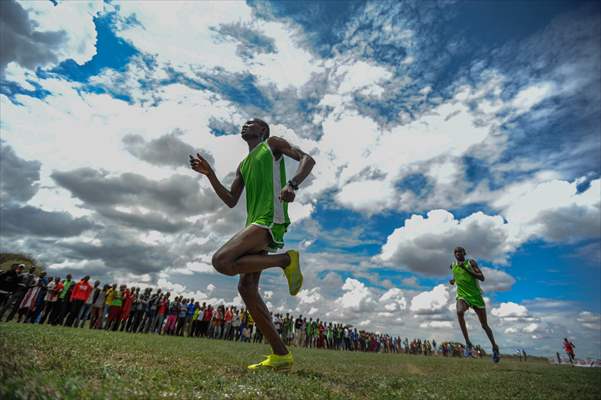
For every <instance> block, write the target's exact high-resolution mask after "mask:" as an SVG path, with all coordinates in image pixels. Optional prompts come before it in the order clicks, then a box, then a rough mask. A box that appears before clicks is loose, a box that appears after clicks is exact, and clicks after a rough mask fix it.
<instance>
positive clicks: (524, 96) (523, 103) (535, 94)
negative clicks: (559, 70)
mask: <svg viewBox="0 0 601 400" xmlns="http://www.w3.org/2000/svg"><path fill="white" fill-rule="evenodd" d="M553 91H554V85H553V84H552V83H551V82H543V83H539V84H535V85H531V86H528V87H525V88H523V89H522V90H520V92H519V93H518V94H516V96H515V97H514V98H513V101H512V105H513V107H515V108H517V110H518V113H524V112H526V111H528V110H530V109H531V108H532V107H534V106H535V105H537V104H538V103H540V102H541V101H543V100H544V99H545V98H546V97H548V96H549V95H550V94H551V93H552V92H553Z"/></svg>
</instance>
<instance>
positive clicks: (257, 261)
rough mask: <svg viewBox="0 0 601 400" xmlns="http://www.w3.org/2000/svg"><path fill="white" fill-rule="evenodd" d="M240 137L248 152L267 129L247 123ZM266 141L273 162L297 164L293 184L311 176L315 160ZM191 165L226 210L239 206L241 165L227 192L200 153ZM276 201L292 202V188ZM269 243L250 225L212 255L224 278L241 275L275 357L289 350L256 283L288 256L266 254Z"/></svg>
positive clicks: (273, 139)
mask: <svg viewBox="0 0 601 400" xmlns="http://www.w3.org/2000/svg"><path fill="white" fill-rule="evenodd" d="M240 134H241V136H242V139H243V140H244V141H246V143H247V144H248V152H249V153H250V152H251V151H252V150H253V149H254V148H255V147H257V146H258V145H259V144H260V143H261V142H262V141H263V139H264V137H265V136H266V130H265V127H264V126H263V125H262V124H261V123H259V122H257V121H255V120H250V121H247V122H246V123H245V124H244V125H243V126H242V130H241V132H240ZM266 142H267V144H268V145H269V147H270V149H271V151H272V153H273V155H274V157H275V159H276V160H279V159H280V158H281V157H282V156H284V155H285V156H288V157H290V158H292V159H293V160H296V161H298V162H299V165H298V168H297V171H296V173H295V175H294V177H293V178H292V179H291V181H292V182H293V183H294V184H295V185H299V184H300V183H301V182H303V180H304V179H305V178H306V177H307V176H308V175H309V174H310V173H311V169H312V168H313V166H314V165H315V161H314V160H313V158H312V157H311V156H310V155H308V154H307V153H305V152H304V151H302V150H301V149H299V148H298V147H296V146H293V145H291V144H290V143H288V142H287V141H286V140H284V139H282V138H279V137H275V136H272V137H269V138H268V139H267V141H266ZM190 166H191V167H192V169H193V170H194V171H196V172H198V173H200V174H202V175H205V176H206V177H207V178H208V179H209V182H210V183H211V186H212V187H213V190H215V193H216V194H217V196H219V198H220V199H221V200H222V201H223V202H224V203H225V204H226V205H227V206H228V207H230V208H233V207H235V206H236V204H238V201H239V200H240V196H241V195H242V190H243V189H244V180H243V179H242V174H241V172H240V166H238V168H237V169H236V176H235V178H234V181H233V182H232V185H231V187H230V188H229V189H227V188H225V187H224V186H223V185H222V184H221V182H220V181H219V179H218V178H217V176H216V175H215V172H214V170H213V168H212V167H211V166H210V164H209V163H208V162H207V161H206V160H205V159H204V158H203V157H202V156H201V155H200V154H196V157H192V156H190ZM279 198H280V200H281V201H285V202H288V203H290V202H293V201H294V199H295V191H294V188H293V187H292V186H291V185H289V184H287V185H286V186H285V187H284V188H282V190H281V191H280V194H279ZM270 243H271V234H270V233H269V231H268V230H267V229H264V228H262V227H259V226H255V225H249V226H247V227H246V228H245V229H243V230H242V231H240V232H238V233H237V234H235V235H234V237H232V238H231V239H230V240H229V241H228V242H227V243H226V244H224V245H223V246H222V247H221V248H220V249H219V250H217V252H216V253H215V254H214V255H213V266H214V267H215V269H216V270H217V271H219V272H221V273H223V274H225V275H230V276H233V275H240V281H239V283H238V291H239V293H240V295H241V296H242V299H243V300H244V302H245V304H246V306H247V308H248V311H249V312H250V314H251V315H252V317H253V319H254V320H255V323H256V324H257V327H258V328H259V329H260V330H261V332H262V333H263V336H265V338H266V339H267V341H268V342H269V344H270V345H271V348H272V349H273V352H274V354H278V355H285V354H288V349H286V346H285V344H284V342H283V341H282V339H281V338H280V336H279V335H278V333H277V331H276V329H275V327H274V326H273V323H272V320H271V314H270V312H269V310H268V308H267V306H266V305H265V302H264V301H263V299H262V298H261V295H260V294H259V280H260V277H261V271H263V270H264V269H267V268H273V267H279V268H285V267H286V266H288V265H289V264H290V257H289V256H288V254H286V253H284V254H267V251H266V249H267V247H268V246H269V244H270Z"/></svg>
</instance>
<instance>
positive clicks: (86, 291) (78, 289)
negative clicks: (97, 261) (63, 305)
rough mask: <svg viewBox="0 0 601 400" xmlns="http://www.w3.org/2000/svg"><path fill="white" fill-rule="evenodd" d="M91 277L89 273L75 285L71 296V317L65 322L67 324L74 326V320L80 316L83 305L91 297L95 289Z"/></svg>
mask: <svg viewBox="0 0 601 400" xmlns="http://www.w3.org/2000/svg"><path fill="white" fill-rule="evenodd" d="M89 280H90V277H89V276H88V275H86V276H84V277H83V278H82V279H81V280H80V281H79V282H77V283H76V284H75V286H74V287H73V291H72V292H71V298H70V299H69V301H70V302H71V310H70V311H71V312H70V313H69V317H68V318H67V321H66V322H65V326H72V325H73V321H75V320H76V319H77V318H78V317H79V312H80V311H81V307H82V306H83V305H84V303H85V302H86V301H87V300H88V297H90V293H91V292H92V290H94V287H93V286H92V285H90V282H88V281H89Z"/></svg>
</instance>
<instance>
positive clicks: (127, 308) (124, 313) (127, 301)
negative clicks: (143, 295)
mask: <svg viewBox="0 0 601 400" xmlns="http://www.w3.org/2000/svg"><path fill="white" fill-rule="evenodd" d="M133 301H134V295H133V293H132V292H131V291H130V290H129V289H128V288H125V292H123V308H122V309H121V329H120V331H121V332H123V330H124V329H125V325H126V324H127V320H128V319H129V313H130V312H131V306H132V304H133Z"/></svg>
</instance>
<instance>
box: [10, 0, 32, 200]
mask: <svg viewBox="0 0 601 400" xmlns="http://www.w3.org/2000/svg"><path fill="white" fill-rule="evenodd" d="M2 4H4V3H2ZM40 167H41V163H40V162H39V161H27V160H24V159H22V158H21V157H19V156H18V155H17V154H16V153H15V151H14V150H13V148H12V147H11V146H10V145H8V144H7V143H6V142H5V141H3V140H0V203H2V205H7V204H11V203H23V202H26V201H27V200H29V199H31V198H32V197H33V196H34V195H35V194H36V192H37V191H38V188H39V183H38V181H39V180H40Z"/></svg>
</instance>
